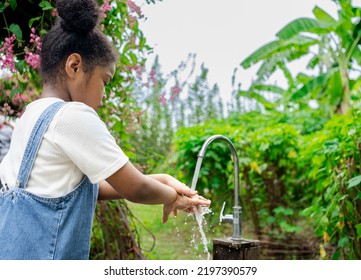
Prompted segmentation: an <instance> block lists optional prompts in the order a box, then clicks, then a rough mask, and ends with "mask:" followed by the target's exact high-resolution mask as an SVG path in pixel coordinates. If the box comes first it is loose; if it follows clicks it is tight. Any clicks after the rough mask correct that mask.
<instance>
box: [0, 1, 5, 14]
mask: <svg viewBox="0 0 361 280" xmlns="http://www.w3.org/2000/svg"><path fill="white" fill-rule="evenodd" d="M5 9H6V6H5V5H4V3H3V2H0V13H2V12H3V11H4V10H5Z"/></svg>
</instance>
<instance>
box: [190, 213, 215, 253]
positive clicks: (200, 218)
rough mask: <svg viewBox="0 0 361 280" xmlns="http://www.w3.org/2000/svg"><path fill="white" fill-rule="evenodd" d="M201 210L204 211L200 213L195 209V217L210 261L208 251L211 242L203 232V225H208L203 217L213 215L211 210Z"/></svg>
mask: <svg viewBox="0 0 361 280" xmlns="http://www.w3.org/2000/svg"><path fill="white" fill-rule="evenodd" d="M201 209H202V211H201V212H199V211H198V209H196V208H194V216H195V218H196V221H197V224H198V229H199V233H200V234H201V241H202V244H203V247H204V253H206V254H207V260H210V258H211V254H210V253H209V250H208V244H209V241H208V239H207V237H206V234H205V233H204V230H203V224H206V223H205V220H204V218H203V217H204V215H206V214H209V213H212V210H211V209H209V208H206V207H201Z"/></svg>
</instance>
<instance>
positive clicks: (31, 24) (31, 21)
mask: <svg viewBox="0 0 361 280" xmlns="http://www.w3.org/2000/svg"><path fill="white" fill-rule="evenodd" d="M38 20H41V17H35V18H32V19H30V20H29V28H31V27H32V26H33V23H34V21H38Z"/></svg>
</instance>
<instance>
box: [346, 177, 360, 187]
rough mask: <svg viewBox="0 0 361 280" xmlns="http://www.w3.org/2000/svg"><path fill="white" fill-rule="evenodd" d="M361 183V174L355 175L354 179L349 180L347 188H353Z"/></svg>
mask: <svg viewBox="0 0 361 280" xmlns="http://www.w3.org/2000/svg"><path fill="white" fill-rule="evenodd" d="M360 183H361V175H359V176H356V177H353V178H352V179H350V180H348V182H347V188H348V189H350V188H353V187H356V186H358V185H359V184H360Z"/></svg>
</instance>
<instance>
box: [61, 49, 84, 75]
mask: <svg viewBox="0 0 361 280" xmlns="http://www.w3.org/2000/svg"><path fill="white" fill-rule="evenodd" d="M82 67H83V60H82V58H81V56H80V54H78V53H72V54H71V55H69V56H68V59H67V60H66V63H65V72H66V74H67V75H68V76H69V77H70V78H75V77H76V76H77V74H78V73H79V72H80V70H82Z"/></svg>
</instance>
